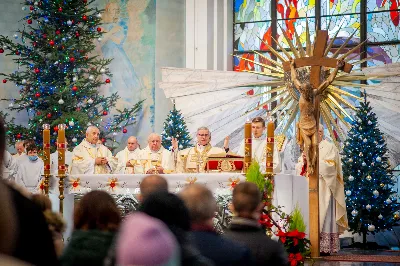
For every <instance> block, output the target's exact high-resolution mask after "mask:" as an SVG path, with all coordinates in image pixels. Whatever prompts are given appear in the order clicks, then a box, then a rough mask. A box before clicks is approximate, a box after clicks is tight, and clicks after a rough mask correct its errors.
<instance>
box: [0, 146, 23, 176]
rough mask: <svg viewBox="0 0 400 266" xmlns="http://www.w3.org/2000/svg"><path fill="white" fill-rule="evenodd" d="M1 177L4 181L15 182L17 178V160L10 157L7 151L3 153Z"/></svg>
mask: <svg viewBox="0 0 400 266" xmlns="http://www.w3.org/2000/svg"><path fill="white" fill-rule="evenodd" d="M2 168H3V169H2V173H1V177H2V178H3V179H6V180H10V181H16V180H17V177H18V174H19V172H18V169H19V165H18V163H17V158H15V157H14V156H12V155H11V154H10V153H9V152H8V151H4V157H3V165H2Z"/></svg>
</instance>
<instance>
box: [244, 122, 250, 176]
mask: <svg viewBox="0 0 400 266" xmlns="http://www.w3.org/2000/svg"><path fill="white" fill-rule="evenodd" d="M251 138H252V137H251V121H250V120H247V121H246V123H245V124H244V166H243V170H244V172H245V173H247V170H248V169H249V167H250V164H251V155H252V152H251V145H252V142H251Z"/></svg>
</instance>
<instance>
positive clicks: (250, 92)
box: [246, 89, 254, 95]
mask: <svg viewBox="0 0 400 266" xmlns="http://www.w3.org/2000/svg"><path fill="white" fill-rule="evenodd" d="M246 94H247V95H254V90H253V89H251V90H249V91H247V92H246Z"/></svg>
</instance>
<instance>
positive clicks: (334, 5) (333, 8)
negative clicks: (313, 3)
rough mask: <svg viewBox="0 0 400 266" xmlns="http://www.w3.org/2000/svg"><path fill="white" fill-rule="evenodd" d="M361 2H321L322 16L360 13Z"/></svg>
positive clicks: (327, 0)
mask: <svg viewBox="0 0 400 266" xmlns="http://www.w3.org/2000/svg"><path fill="white" fill-rule="evenodd" d="M317 1H318V0H317ZM360 1H361V0H321V15H322V16H327V15H342V14H350V13H360Z"/></svg>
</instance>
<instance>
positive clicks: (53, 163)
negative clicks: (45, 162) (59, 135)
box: [50, 142, 73, 176]
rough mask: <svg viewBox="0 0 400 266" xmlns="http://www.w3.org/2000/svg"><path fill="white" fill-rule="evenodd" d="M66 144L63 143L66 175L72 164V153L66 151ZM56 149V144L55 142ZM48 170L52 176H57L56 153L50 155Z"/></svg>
mask: <svg viewBox="0 0 400 266" xmlns="http://www.w3.org/2000/svg"><path fill="white" fill-rule="evenodd" d="M67 146H68V143H67V142H65V168H66V169H67V174H68V170H69V168H70V165H71V164H72V156H73V153H72V152H70V151H69V150H67ZM56 147H57V142H56ZM50 161H51V163H50V166H51V167H50V169H51V174H52V175H54V176H57V174H58V151H55V152H53V153H52V154H50Z"/></svg>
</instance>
